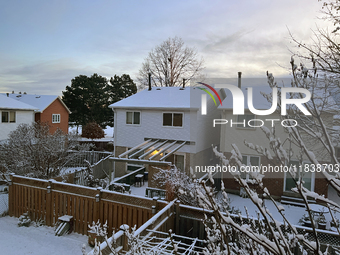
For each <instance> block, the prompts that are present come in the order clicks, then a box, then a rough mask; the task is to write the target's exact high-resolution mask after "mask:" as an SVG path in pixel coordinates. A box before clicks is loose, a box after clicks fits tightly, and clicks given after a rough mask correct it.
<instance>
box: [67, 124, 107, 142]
mask: <svg viewBox="0 0 340 255" xmlns="http://www.w3.org/2000/svg"><path fill="white" fill-rule="evenodd" d="M113 130H114V128H113V127H110V126H106V128H105V129H104V134H105V137H104V138H101V139H94V141H113ZM68 132H69V133H74V134H75V133H77V127H76V126H71V125H70V126H69V128H68ZM81 132H82V129H81V126H79V127H78V134H79V135H80V134H81ZM87 140H89V141H92V140H91V139H87V138H84V137H82V141H87Z"/></svg>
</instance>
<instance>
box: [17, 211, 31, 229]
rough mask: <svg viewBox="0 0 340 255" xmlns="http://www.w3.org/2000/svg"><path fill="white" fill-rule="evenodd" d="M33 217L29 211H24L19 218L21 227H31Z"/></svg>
mask: <svg viewBox="0 0 340 255" xmlns="http://www.w3.org/2000/svg"><path fill="white" fill-rule="evenodd" d="M31 222H32V220H31V218H30V217H29V215H28V212H26V213H24V214H23V215H21V216H20V217H19V219H18V226H19V227H22V226H24V227H29V226H30V225H31Z"/></svg>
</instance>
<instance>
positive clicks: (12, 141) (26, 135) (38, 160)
mask: <svg viewBox="0 0 340 255" xmlns="http://www.w3.org/2000/svg"><path fill="white" fill-rule="evenodd" d="M88 147H89V145H79V142H78V138H77V137H76V136H74V135H67V134H64V133H63V132H62V131H61V130H60V129H58V130H57V131H56V132H54V133H53V134H51V133H50V132H49V126H48V125H47V124H44V123H34V124H32V125H28V124H20V125H19V126H18V127H17V129H16V130H14V131H12V132H11V133H10V134H9V137H8V140H7V141H6V142H5V143H1V144H0V168H1V169H6V172H12V173H15V174H19V175H24V176H30V177H36V178H42V179H49V178H53V177H56V176H58V175H59V173H60V171H61V170H62V168H64V167H65V165H66V163H67V162H69V161H71V160H72V159H73V158H75V157H78V156H79V155H81V154H82V153H83V152H84V151H86V150H87V149H88ZM69 150H74V151H75V153H69Z"/></svg>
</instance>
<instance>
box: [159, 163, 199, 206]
mask: <svg viewBox="0 0 340 255" xmlns="http://www.w3.org/2000/svg"><path fill="white" fill-rule="evenodd" d="M152 181H154V182H156V183H157V184H159V185H160V186H163V187H165V188H166V192H167V197H168V200H173V199H174V197H177V198H178V199H179V200H180V201H181V203H182V204H187V205H193V206H198V200H197V199H196V197H197V194H196V191H197V189H200V186H199V185H198V183H197V180H196V179H194V178H192V177H190V176H189V175H187V174H186V172H184V171H181V170H180V169H178V168H177V167H176V166H173V167H172V168H171V169H162V168H157V173H155V174H154V176H153V180H152ZM200 190H201V189H200ZM201 192H204V191H203V190H201Z"/></svg>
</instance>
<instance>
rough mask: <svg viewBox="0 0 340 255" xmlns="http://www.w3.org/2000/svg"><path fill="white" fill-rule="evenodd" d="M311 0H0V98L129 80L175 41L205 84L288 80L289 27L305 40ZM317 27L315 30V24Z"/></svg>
mask: <svg viewBox="0 0 340 255" xmlns="http://www.w3.org/2000/svg"><path fill="white" fill-rule="evenodd" d="M321 5H322V3H320V2H318V1H317V0H299V1H296V0H239V1H230V0H229V1H226V0H224V1H222V0H221V1H212V0H209V1H208V0H207V1H199V0H189V1H183V0H171V1H156V0H153V1H148V0H129V1H127V0H124V1H123V0H121V1H113V0H108V1H102V0H79V1H74V0H65V1H63V0H57V1H50V0H41V1H36V0H30V1H16V0H10V1H5V0H2V1H0V35H1V37H0V92H11V91H12V90H14V91H15V92H19V91H21V92H24V91H26V92H27V93H29V94H57V95H61V91H62V90H64V89H65V87H66V86H67V85H70V84H71V79H72V78H74V77H76V76H78V75H80V74H84V75H88V76H90V75H92V74H93V73H98V74H100V75H102V76H107V77H111V76H114V75H115V74H117V75H121V74H123V73H127V74H130V76H131V77H132V79H134V80H136V77H137V75H138V70H139V69H140V67H141V64H142V62H143V60H144V58H145V57H146V56H147V54H148V52H149V51H150V50H151V49H152V48H154V47H155V46H156V45H159V44H160V43H161V42H162V41H164V40H166V39H167V38H169V37H175V36H179V37H181V38H182V39H183V40H184V42H185V44H186V45H187V46H190V47H195V48H196V49H197V51H198V52H199V54H200V55H201V56H202V57H203V58H204V60H205V64H204V65H205V70H204V74H205V75H206V76H207V77H208V78H221V77H223V78H232V77H236V76H237V72H238V71H242V73H243V77H245V78H249V77H261V78H264V77H265V73H266V71H267V70H269V71H270V72H272V73H274V76H276V77H279V76H287V75H289V73H288V70H287V69H285V68H284V67H288V66H289V61H290V56H291V53H290V52H289V49H294V45H293V44H291V43H290V40H289V33H288V29H289V30H290V31H291V32H292V33H293V34H294V35H295V36H296V37H297V38H299V39H301V40H308V39H309V38H310V37H311V35H312V31H311V29H315V27H316V24H317V23H320V22H323V21H321V20H319V19H317V17H320V16H321V14H320V10H321ZM321 25H322V24H321Z"/></svg>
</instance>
